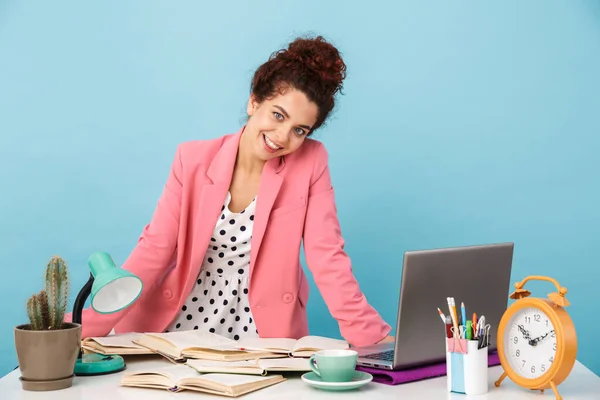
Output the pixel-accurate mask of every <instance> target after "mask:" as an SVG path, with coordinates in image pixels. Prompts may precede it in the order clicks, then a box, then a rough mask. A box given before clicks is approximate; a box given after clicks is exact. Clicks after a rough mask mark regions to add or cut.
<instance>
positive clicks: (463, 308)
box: [460, 302, 467, 324]
mask: <svg viewBox="0 0 600 400" xmlns="http://www.w3.org/2000/svg"><path fill="white" fill-rule="evenodd" d="M460 314H461V315H462V323H463V324H466V323H467V312H466V310H465V303H463V302H461V303H460Z"/></svg>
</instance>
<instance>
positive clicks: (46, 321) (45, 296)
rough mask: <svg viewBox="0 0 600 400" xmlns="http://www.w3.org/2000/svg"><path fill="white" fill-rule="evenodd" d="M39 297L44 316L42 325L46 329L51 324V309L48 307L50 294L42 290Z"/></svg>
mask: <svg viewBox="0 0 600 400" xmlns="http://www.w3.org/2000/svg"><path fill="white" fill-rule="evenodd" d="M38 298H39V299H40V311H41V317H42V326H43V327H44V328H45V329H48V327H49V326H50V310H49V309H48V294H47V293H46V291H45V290H42V291H40V294H38Z"/></svg>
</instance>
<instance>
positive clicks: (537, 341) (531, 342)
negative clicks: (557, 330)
mask: <svg viewBox="0 0 600 400" xmlns="http://www.w3.org/2000/svg"><path fill="white" fill-rule="evenodd" d="M552 332H554V329H553V330H551V331H550V332H548V333H546V334H545V335H542V336H540V337H536V338H535V339H532V340H530V341H529V344H531V345H532V346H535V345H536V344H538V343H539V342H541V341H542V340H543V339H544V338H546V336H548V335H549V334H551V333H552Z"/></svg>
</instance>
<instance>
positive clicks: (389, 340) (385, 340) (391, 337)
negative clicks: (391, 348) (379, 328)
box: [377, 336, 396, 344]
mask: <svg viewBox="0 0 600 400" xmlns="http://www.w3.org/2000/svg"><path fill="white" fill-rule="evenodd" d="M394 340H396V338H395V337H394V336H386V337H384V338H383V339H381V340H380V341H379V342H377V344H379V343H390V342H392V343H393V342H394Z"/></svg>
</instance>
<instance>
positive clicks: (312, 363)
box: [308, 355, 321, 378]
mask: <svg viewBox="0 0 600 400" xmlns="http://www.w3.org/2000/svg"><path fill="white" fill-rule="evenodd" d="M315 361H316V359H315V356H314V355H312V356H310V358H309V359H308V364H309V365H310V369H312V371H313V372H314V373H315V374H317V375H318V376H319V378H320V377H321V373H320V372H319V367H317V365H316V363H315Z"/></svg>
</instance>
